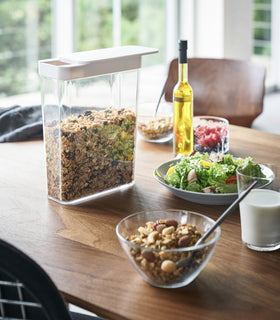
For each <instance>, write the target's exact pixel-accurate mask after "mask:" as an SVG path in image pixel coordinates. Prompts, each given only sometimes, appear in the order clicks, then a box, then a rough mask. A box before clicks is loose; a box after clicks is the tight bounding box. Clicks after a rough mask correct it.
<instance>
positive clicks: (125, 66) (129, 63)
mask: <svg viewBox="0 0 280 320" xmlns="http://www.w3.org/2000/svg"><path fill="white" fill-rule="evenodd" d="M156 52H158V49H155V48H148V47H141V46H122V47H115V48H105V49H98V50H91V51H83V52H74V53H71V54H69V55H66V56H64V57H60V58H55V59H48V60H40V61H39V63H38V64H39V74H40V75H41V76H43V77H47V78H52V79H57V80H72V79H80V78H87V77H92V76H98V75H102V74H108V73H114V72H121V71H126V70H132V69H138V68H140V67H141V57H142V56H143V55H148V54H152V53H156Z"/></svg>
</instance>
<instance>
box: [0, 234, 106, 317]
mask: <svg viewBox="0 0 280 320" xmlns="http://www.w3.org/2000/svg"><path fill="white" fill-rule="evenodd" d="M2 319H3V320H4V319H5V320H8V319H11V320H22V319H29V320H31V319H36V320H71V319H72V320H97V319H99V320H102V318H99V317H95V316H89V315H84V314H80V313H76V312H69V310H68V308H67V306H66V303H65V301H64V299H63V297H62V295H61V294H60V292H59V291H58V289H57V288H56V286H55V284H54V283H53V281H52V280H51V279H50V277H49V276H48V275H47V273H46V272H45V271H44V270H43V269H42V268H41V267H40V266H39V265H38V264H37V263H36V262H35V261H33V260H32V259H31V258H30V257H28V256H27V255H26V254H24V253H23V252H22V251H20V250H18V249H17V248H15V247H14V246H12V245H10V244H9V243H7V242H5V241H3V240H1V239H0V320H2Z"/></svg>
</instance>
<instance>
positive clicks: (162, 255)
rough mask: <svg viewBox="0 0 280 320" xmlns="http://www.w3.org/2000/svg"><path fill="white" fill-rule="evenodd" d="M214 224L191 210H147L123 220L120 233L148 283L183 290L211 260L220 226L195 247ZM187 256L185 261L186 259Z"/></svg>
mask: <svg viewBox="0 0 280 320" xmlns="http://www.w3.org/2000/svg"><path fill="white" fill-rule="evenodd" d="M174 221H175V222H174ZM147 222H148V223H147ZM146 223H147V224H146ZM176 223H177V226H176ZM214 223H215V221H214V220H212V219H210V218H208V217H206V216H204V215H201V214H198V213H194V212H189V211H183V210H175V209H169V210H156V211H143V212H139V213H135V214H132V215H130V216H128V217H126V218H124V219H123V220H121V221H120V222H119V224H118V225H117V227H116V233H117V236H118V238H119V241H120V244H121V246H122V248H123V250H124V252H125V253H126V255H127V257H128V260H129V261H130V262H131V263H132V265H133V266H134V268H135V269H136V271H137V272H138V273H139V274H140V275H141V276H142V277H143V279H144V280H146V281H147V282H148V283H149V284H151V285H153V286H155V287H161V288H179V287H183V286H186V285H188V284H189V283H190V282H192V281H193V280H194V279H195V278H196V277H197V276H198V275H199V273H200V272H201V271H202V270H203V268H204V267H205V265H206V264H207V262H208V260H209V259H210V257H211V255H212V253H213V251H214V248H215V246H216V243H217V241H218V238H219V236H220V233H221V230H220V227H218V228H216V230H215V231H214V232H213V233H212V234H211V235H210V236H209V238H208V240H207V242H205V243H202V244H200V245H198V246H196V247H194V246H193V245H194V243H195V242H196V241H197V240H198V238H199V237H200V236H199V234H200V235H201V236H202V235H203V234H204V233H205V232H206V231H207V230H208V229H209V228H211V226H212V225H213V224H214ZM186 225H188V226H186ZM192 226H195V227H196V232H195V230H193V227H192ZM179 230H180V231H179ZM163 235H164V237H163ZM168 235H169V236H168ZM170 239H171V242H170ZM153 241H154V242H153ZM144 242H145V245H144V244H143V243H144ZM173 247H176V248H173ZM187 257H189V258H188V260H187V262H185V260H183V259H186V258H187Z"/></svg>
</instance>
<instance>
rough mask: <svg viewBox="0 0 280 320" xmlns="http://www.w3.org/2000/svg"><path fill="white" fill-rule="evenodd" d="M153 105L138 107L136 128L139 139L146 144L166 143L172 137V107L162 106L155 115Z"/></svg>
mask: <svg viewBox="0 0 280 320" xmlns="http://www.w3.org/2000/svg"><path fill="white" fill-rule="evenodd" d="M154 112H155V108H154V105H153V104H143V105H141V106H140V113H139V116H138V121H137V128H138V133H139V135H140V137H141V138H142V139H143V140H145V141H148V142H155V143H163V142H168V141H170V140H171V139H172V137H173V114H172V106H171V105H169V104H165V105H164V104H163V105H161V106H160V108H159V110H158V111H157V113H156V115H155V114H154Z"/></svg>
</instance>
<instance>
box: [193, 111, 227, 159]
mask: <svg viewBox="0 0 280 320" xmlns="http://www.w3.org/2000/svg"><path fill="white" fill-rule="evenodd" d="M228 125H229V122H228V120H227V119H225V118H220V117H213V116H199V117H194V118H193V130H194V150H196V151H198V152H200V153H206V152H207V153H211V152H215V153H224V154H225V153H228V152H229V127H228Z"/></svg>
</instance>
